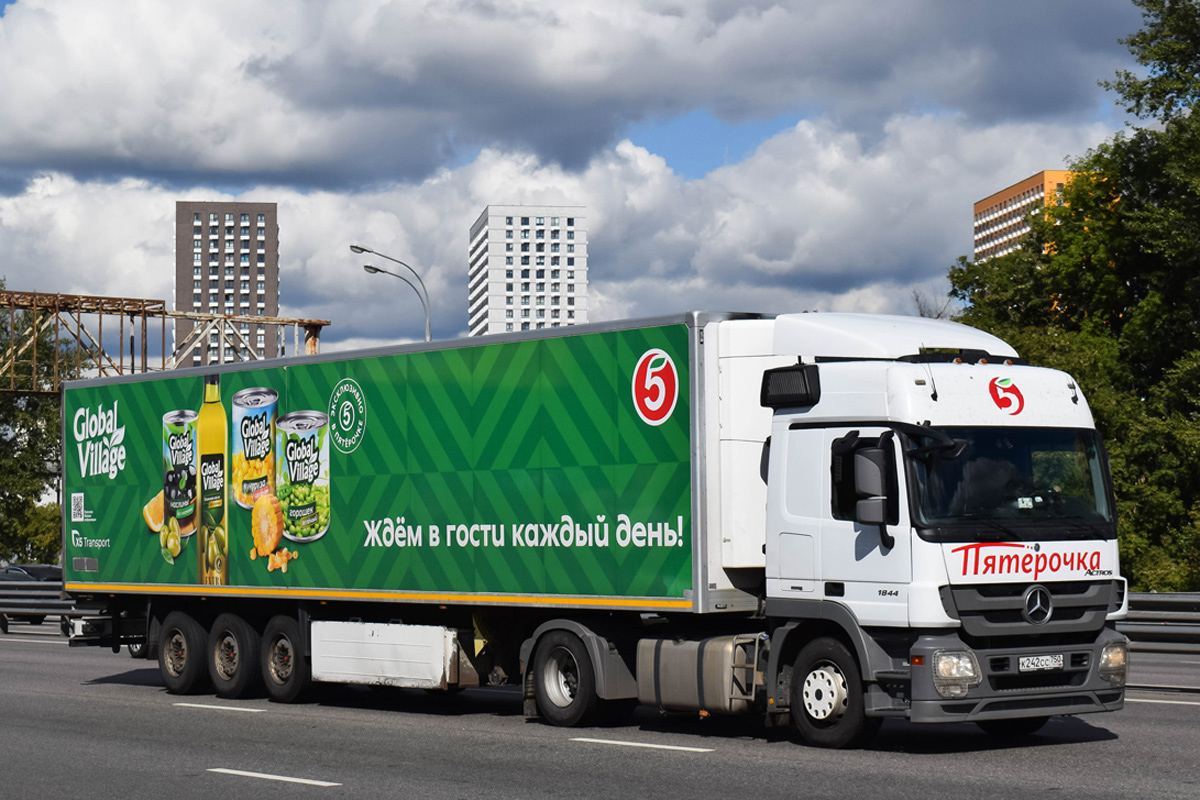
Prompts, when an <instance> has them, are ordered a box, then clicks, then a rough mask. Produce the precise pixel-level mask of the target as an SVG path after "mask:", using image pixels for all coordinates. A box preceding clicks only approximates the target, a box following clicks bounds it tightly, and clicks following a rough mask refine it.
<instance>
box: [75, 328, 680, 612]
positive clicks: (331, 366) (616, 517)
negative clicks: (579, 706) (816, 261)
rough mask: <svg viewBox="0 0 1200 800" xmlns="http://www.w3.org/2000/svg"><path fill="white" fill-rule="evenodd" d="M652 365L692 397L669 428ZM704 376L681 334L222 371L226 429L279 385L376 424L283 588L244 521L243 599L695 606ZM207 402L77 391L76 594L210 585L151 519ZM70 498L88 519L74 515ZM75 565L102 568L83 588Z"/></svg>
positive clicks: (235, 537)
mask: <svg viewBox="0 0 1200 800" xmlns="http://www.w3.org/2000/svg"><path fill="white" fill-rule="evenodd" d="M653 348H659V349H661V350H663V351H665V352H666V353H668V354H669V355H670V356H671V359H672V361H673V362H674V365H675V369H676V371H677V376H676V378H677V386H678V387H679V397H678V400H677V402H676V406H675V409H674V411H673V413H672V415H671V417H670V418H669V419H668V420H667V421H666V422H665V423H663V424H661V425H649V424H647V423H646V422H643V421H642V419H641V418H640V417H639V415H638V413H637V411H636V410H635V408H634V399H633V391H632V381H633V373H634V369H635V365H636V364H637V362H638V360H639V358H640V357H641V356H642V354H643V353H645V352H647V351H648V350H650V349H653ZM688 366H689V362H688V338H687V329H686V327H685V326H684V325H682V324H678V325H667V326H659V327H651V328H637V329H630V330H623V331H613V332H605V333H588V334H574V335H567V336H562V337H558V338H551V339H538V340H527V341H518V342H507V343H503V344H482V345H478V346H470V347H455V348H450V349H443V350H432V351H425V352H418V353H406V354H395V355H384V356H373V357H369V358H349V359H346V360H339V361H330V362H316V363H314V362H307V363H306V362H303V361H301V362H296V363H293V364H289V365H288V366H286V367H275V368H270V369H247V370H235V371H228V372H223V373H221V397H222V401H223V402H224V403H225V405H226V409H227V412H228V416H229V418H230V419H232V412H231V411H230V409H229V406H230V398H232V397H233V395H234V394H235V393H236V392H238V391H240V390H242V389H245V388H250V387H255V386H267V387H270V388H272V389H275V390H276V391H277V392H279V414H280V415H282V414H284V413H288V412H292V411H297V410H318V411H322V412H326V413H332V415H333V416H334V423H333V424H335V425H336V424H338V422H337V418H336V413H337V411H338V409H330V408H329V405H330V400H331V392H333V390H334V387H335V386H337V385H338V384H339V382H342V381H344V380H345V379H350V380H352V381H353V382H354V384H355V385H356V386H357V387H358V390H360V392H361V398H362V404H363V414H364V415H365V420H366V425H365V432H364V434H363V435H362V436H361V438H360V439H359V440H358V441H357V442H356V444H355V446H354V447H353V448H346V449H350V452H341V451H339V450H338V449H333V448H332V447H331V448H330V453H329V455H330V509H331V513H330V525H329V531H328V532H327V533H326V534H325V535H324V536H323V537H321V538H319V539H317V540H315V541H311V542H299V543H293V542H290V541H286V540H285V541H284V542H283V545H285V546H287V547H288V548H289V549H291V550H295V551H296V552H298V553H299V557H298V558H297V559H296V560H294V561H292V562H291V563H290V564H289V565H288V572H287V573H283V572H282V571H280V570H275V571H268V570H267V564H266V563H265V562H266V560H265V559H262V558H260V559H256V560H251V559H250V557H249V552H250V549H251V547H252V537H251V533H250V511H248V510H246V509H242V508H240V507H238V506H237V505H236V504H231V508H230V515H229V535H230V572H229V579H230V583H231V584H232V585H235V586H242V587H268V586H279V587H291V588H304V589H329V590H361V591H387V592H393V591H394V592H401V591H402V592H421V593H430V594H437V593H442V594H500V595H504V594H519V595H547V596H553V595H569V596H582V597H598V598H604V597H617V598H671V599H677V598H683V597H684V593H685V592H686V591H687V590H690V589H691V588H692V538H691V507H692V494H691V492H692V490H691V472H690V471H691V455H690V453H691V445H690V439H689V437H690V433H689V430H690V429H689V416H690V413H691V403H690V398H689V397H688V393H687V387H688V385H689V384H688ZM202 394H203V386H202V378H200V377H198V376H191V377H186V378H170V377H158V376H155V377H150V378H148V379H147V380H145V381H140V382H134V383H120V384H107V385H104V384H82V385H79V386H76V387H72V388H70V389H69V390H68V391H67V393H66V402H65V412H66V418H65V419H66V428H67V430H66V434H67V438H66V442H67V448H66V449H67V453H66V459H65V463H66V498H67V505H68V509H67V511H66V512H65V513H66V518H67V521H66V526H67V536H66V539H67V542H66V555H67V558H66V565H67V580H68V581H79V582H89V583H150V584H164V585H183V586H186V585H189V584H194V583H195V582H196V576H197V567H196V557H195V555H196V554H195V552H194V545H192V544H191V543H190V542H188V543H185V545H184V550H183V552H182V553H181V554H180V556H179V557H178V558H176V559H175V563H174V564H169V563H167V561H166V560H164V558H163V557H162V553H161V548H160V547H159V544H158V537H157V535H155V534H154V533H152V532H151V531H150V530H149V529H148V528H147V526H146V524H145V523H144V521H143V519H142V512H141V509H142V506H143V505H144V504H145V503H146V502H147V501H148V500H150V499H151V498H152V497H153V496H154V495H155V494H156V493H157V492H158V491H159V489H160V488H161V487H162V475H163V467H162V425H161V421H162V417H163V414H165V413H167V412H169V411H172V410H175V409H181V408H190V409H197V408H199V406H200V401H201V397H202ZM114 404H116V415H115V417H116V419H115V423H109V420H110V417H111V415H110V414H109V413H108V412H109V411H110V410H111V409H112V408H113V407H114ZM89 419H92V420H97V421H96V422H94V423H93V426H92V431H91V432H97V436H96V437H91V436H88V435H87V434H88V433H89V430H88V429H87V424H86V423H87V421H88V420H89ZM78 420H82V422H83V425H84V430H83V433H84V434H85V436H84V437H83V438H84V441H83V442H81V443H77V442H76V436H75V433H76V428H77V427H78V426H77V425H76V422H77V421H78ZM106 425H107V427H108V428H109V429H111V430H112V432H113V434H115V432H116V429H117V428H123V429H124V433H123V437H121V440H120V442H119V445H118V447H123V448H124V457H125V462H124V468H123V469H121V470H118V471H114V474H112V476H111V477H110V475H109V473H108V472H105V473H104V474H90V473H91V472H94V471H95V470H93V469H91V467H92V465H93V463H96V462H95V461H94V459H92V457H90V456H89V455H88V453H87V452H86V451H87V446H88V444H89V443H91V442H97V441H98V442H100V445H101V446H99V449H101V450H103V449H104V447H103V446H102V445H103V440H104V439H105V438H107V440H108V443H109V444H112V442H113V438H114V436H113V435H108V436H107V437H106V436H105V435H104V431H103V429H104V428H105V426H106ZM81 445H82V447H83V449H81ZM232 449H233V448H232V443H231V446H230V451H231V452H232ZM276 458H279V456H278V454H277V455H276ZM85 460H87V462H88V463H87V465H86V466H87V469H86V470H85V469H84V467H85V463H84V462H85ZM85 472H86V473H89V474H85ZM73 495H77V496H80V497H81V498H82V503H83V509H82V510H83V511H85V512H87V514H90V515H91V520H90V521H89V520H88V519H86V514H85V515H81V514H79V513H78V512H79V511H80V509H74V511H75V512H76V513H75V514H73V513H72V511H73V510H72V509H71V508H70V506H71V504H72V502H71V501H72V496H73ZM78 502H79V500H78V499H77V500H76V503H78ZM564 518H569V520H570V526H569V528H570V533H569V535H568V534H567V532H566V528H567V526H566V525H564V524H563V520H564ZM626 520H627V522H626ZM76 556H81V557H90V558H94V559H96V560H97V564H98V570H99V571H98V572H94V573H92V572H80V571H77V570H76V569H75V564H74V561H73V557H76Z"/></svg>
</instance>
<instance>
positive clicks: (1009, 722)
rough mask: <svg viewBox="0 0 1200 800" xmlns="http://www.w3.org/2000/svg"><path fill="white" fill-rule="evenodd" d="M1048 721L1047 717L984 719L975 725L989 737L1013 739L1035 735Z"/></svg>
mask: <svg viewBox="0 0 1200 800" xmlns="http://www.w3.org/2000/svg"><path fill="white" fill-rule="evenodd" d="M1049 721H1050V718H1049V717H1024V718H1023V719H986V720H981V721H979V722H976V723H975V724H976V725H978V726H979V727H980V728H981V729H982V730H983V732H984V733H986V734H988V735H989V736H996V737H998V738H1003V739H1015V738H1018V737H1021V736H1030V735H1032V734H1035V733H1037V732H1038V731H1040V730H1041V729H1042V726H1043V725H1045V724H1046V723H1047V722H1049Z"/></svg>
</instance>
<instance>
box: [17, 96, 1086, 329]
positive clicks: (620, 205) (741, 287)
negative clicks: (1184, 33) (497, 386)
mask: <svg viewBox="0 0 1200 800" xmlns="http://www.w3.org/2000/svg"><path fill="white" fill-rule="evenodd" d="M1104 135H1105V129H1104V128H1103V127H1102V126H1100V125H1093V126H1090V127H1083V128H1080V127H1075V126H1067V125H1056V124H1040V123H1037V124H1035V123H1007V124H1000V125H994V126H986V127H978V128H977V127H971V126H970V123H969V121H968V120H966V119H965V118H964V117H953V116H941V115H925V116H898V117H895V118H894V119H892V120H891V121H890V122H889V123H888V124H887V125H886V126H885V129H884V131H883V133H882V135H881V136H880V137H878V138H877V140H874V141H870V142H869V141H868V140H867V139H866V138H865V137H861V136H858V135H856V134H854V133H852V132H849V131H846V130H844V129H840V128H838V127H837V126H836V125H834V124H833V123H831V122H829V121H822V120H818V121H813V122H802V123H799V124H797V125H796V126H795V127H794V128H792V129H790V130H788V131H785V132H782V133H780V134H778V135H776V136H774V137H772V138H771V139H769V140H768V141H766V142H764V143H763V144H762V145H761V146H760V147H759V148H758V149H757V150H756V151H755V152H754V153H752V154H751V155H750V156H749V157H748V158H747V159H745V160H744V161H742V162H740V163H737V164H732V165H729V166H726V167H723V168H721V169H719V170H716V171H714V172H713V173H711V174H710V175H709V176H707V177H706V178H703V179H700V180H693V181H686V180H683V179H682V178H680V177H678V176H677V175H675V174H674V173H673V172H672V171H671V169H670V168H669V166H668V165H667V164H666V162H665V161H664V160H663V159H662V158H661V157H659V156H657V155H655V154H652V153H649V152H647V151H646V150H645V149H643V148H640V147H636V146H634V145H633V144H631V143H629V142H627V141H626V142H622V143H620V144H618V145H617V146H615V147H613V148H610V149H607V150H604V151H602V152H600V153H598V154H597V155H596V156H594V157H593V158H592V159H591V160H590V161H589V163H588V164H587V166H586V167H585V168H584V169H582V170H578V171H571V170H568V169H566V168H564V167H563V166H562V165H561V164H557V163H554V162H548V161H544V160H542V159H539V158H538V157H536V156H535V155H532V154H530V153H528V152H513V151H505V150H499V149H487V150H484V151H483V152H482V153H481V154H480V155H479V157H478V158H476V159H475V160H473V161H472V162H470V163H468V164H465V165H463V166H461V167H458V168H456V169H442V170H439V171H438V172H436V173H435V174H433V175H432V176H430V177H428V178H426V179H425V180H423V181H420V182H416V183H394V184H391V185H388V186H386V187H380V188H378V189H375V190H372V191H361V192H352V193H344V192H335V191H298V190H297V189H294V188H290V187H282V186H274V187H272V186H261V187H257V188H255V189H253V190H251V191H247V192H245V193H242V194H241V195H239V196H238V199H242V200H251V201H274V202H277V203H279V220H280V240H281V243H280V271H281V313H283V314H284V315H288V316H299V317H308V318H322V319H330V320H332V321H333V323H334V325H333V327H332V328H330V329H329V330H328V331H327V333H326V337H325V343H326V347H327V348H328V347H347V346H366V345H372V344H382V343H385V342H394V341H400V340H417V339H419V338H420V337H421V335H422V330H423V327H424V316H423V313H422V310H421V306H420V303H419V302H418V299H417V297H416V295H415V293H414V292H412V291H411V290H410V289H409V288H408V287H407V286H405V285H403V284H402V283H400V282H399V281H396V280H394V279H390V278H387V276H378V275H375V276H372V275H367V274H366V273H364V272H363V270H362V264H363V263H369V262H371V261H372V260H373V257H372V256H369V255H361V256H359V255H354V254H352V253H351V252H350V250H349V245H350V244H352V243H358V244H363V245H366V246H368V247H370V248H372V249H374V250H378V251H380V252H383V253H387V254H389V255H392V256H394V257H396V258H400V259H402V260H403V261H406V262H407V263H409V264H411V265H412V266H413V267H414V268H416V269H418V270H419V271H420V272H421V274H422V276H423V277H424V280H425V283H426V285H427V287H428V289H429V294H430V297H431V299H432V309H431V313H432V317H433V322H434V334H435V336H436V337H439V338H446V337H451V336H458V335H462V334H464V333H465V329H466V301H467V290H466V261H467V234H468V230H469V227H470V225H471V223H472V222H473V221H474V220H475V218H476V217H477V216H478V214H479V212H480V211H481V210H482V209H483V207H484V206H485V205H487V204H489V203H530V204H581V205H586V206H587V209H588V210H587V220H588V240H589V254H590V260H589V266H590V287H589V294H590V299H591V311H590V318H591V319H592V320H603V319H613V318H618V317H638V316H652V315H658V314H664V313H671V312H678V311H684V310H690V309H714V310H747V311H766V312H784V311H796V310H811V309H822V310H838V311H850V310H857V311H876V312H891V313H912V312H913V311H914V308H913V304H912V300H911V292H912V290H913V289H914V288H916V289H920V290H921V291H922V292H924V293H926V294H932V295H937V294H941V295H944V293H945V290H946V286H945V282H944V279H945V275H946V271H947V269H948V267H949V266H950V264H951V263H952V262H953V260H954V258H955V257H956V256H957V255H959V254H961V253H967V252H969V248H970V230H971V203H972V202H973V201H974V200H976V199H978V198H979V196H981V195H982V194H986V193H989V192H990V191H992V190H994V189H996V188H998V187H1002V186H1004V185H1007V184H1009V183H1011V182H1013V180H1016V179H1019V178H1021V177H1024V176H1025V175H1027V174H1029V173H1030V172H1032V171H1034V170H1036V169H1042V168H1046V169H1052V168H1057V167H1059V166H1061V163H1062V154H1064V153H1080V152H1082V151H1083V150H1084V149H1086V148H1087V147H1089V146H1091V145H1094V144H1095V143H1096V142H1098V141H1099V140H1100V139H1102V138H1103V137H1104ZM229 198H230V196H229V195H221V194H218V193H214V192H213V191H212V190H208V189H204V188H203V187H194V188H192V189H187V190H175V189H173V188H170V187H167V186H164V185H162V184H154V183H151V182H148V181H144V180H132V179H125V180H120V181H107V182H106V181H80V180H78V179H76V178H73V177H71V176H68V175H64V174H58V173H54V174H45V175H43V176H41V177H39V178H38V179H37V180H35V181H33V182H32V183H31V184H30V185H29V186H28V187H27V188H26V189H25V190H24V191H23V192H22V193H21V194H20V195H17V196H14V197H9V198H0V271H3V272H4V273H5V274H6V275H7V278H8V286H9V288H13V289H23V290H40V291H71V292H80V293H92V294H119V295H130V296H150V297H160V298H170V297H172V296H173V287H172V280H173V277H172V276H173V266H172V264H173V252H172V248H173V239H172V237H173V235H174V226H173V215H174V203H175V200H177V199H193V200H215V199H229ZM377 263H378V264H379V265H380V266H387V265H386V264H385V263H384V262H377Z"/></svg>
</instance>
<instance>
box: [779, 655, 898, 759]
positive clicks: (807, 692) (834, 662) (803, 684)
mask: <svg viewBox="0 0 1200 800" xmlns="http://www.w3.org/2000/svg"><path fill="white" fill-rule="evenodd" d="M791 717H792V726H793V727H794V728H795V729H796V732H797V733H798V734H799V735H800V738H801V739H802V740H803V741H804V743H805V744H808V745H811V746H813V747H830V748H842V747H861V746H863V745H864V744H866V743H867V742H868V741H870V739H871V737H873V736H874V735H875V733H876V732H877V731H878V730H879V723H880V721H879V720H878V719H871V718H869V717H867V716H866V714H865V713H864V692H863V682H862V673H861V672H859V669H858V662H857V661H855V660H854V655H853V654H852V653H851V652H850V650H849V649H847V647H846V645H844V644H842V643H841V642H840V641H838V640H837V639H830V638H821V639H814V640H813V641H811V642H809V643H808V644H806V645H805V646H804V647H803V648H802V649H801V650H800V654H799V655H797V656H796V662H795V665H794V667H793V669H792V698H791Z"/></svg>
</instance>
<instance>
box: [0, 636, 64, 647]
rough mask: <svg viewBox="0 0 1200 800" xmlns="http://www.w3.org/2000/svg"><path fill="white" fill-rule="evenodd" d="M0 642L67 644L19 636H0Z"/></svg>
mask: <svg viewBox="0 0 1200 800" xmlns="http://www.w3.org/2000/svg"><path fill="white" fill-rule="evenodd" d="M0 642H25V643H26V644H59V645H64V644H69V643H68V642H54V641H46V640H44V639H33V638H24V637H21V636H11V635H10V636H0Z"/></svg>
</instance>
